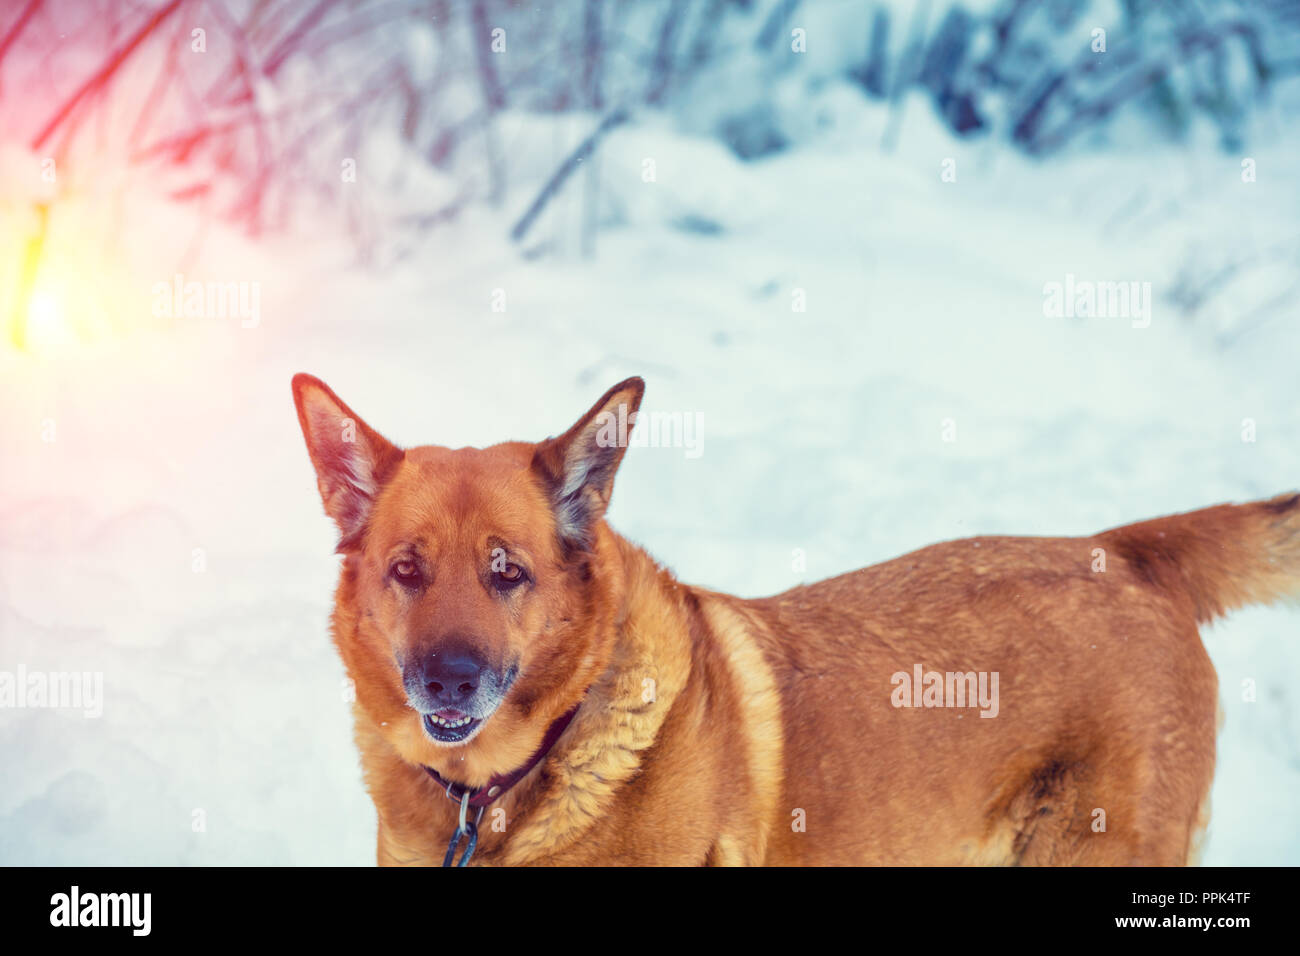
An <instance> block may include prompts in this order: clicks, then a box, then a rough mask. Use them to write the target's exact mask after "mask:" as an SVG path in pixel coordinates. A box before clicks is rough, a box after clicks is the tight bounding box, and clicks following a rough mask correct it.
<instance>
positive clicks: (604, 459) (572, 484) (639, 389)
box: [533, 378, 645, 548]
mask: <svg viewBox="0 0 1300 956" xmlns="http://www.w3.org/2000/svg"><path fill="white" fill-rule="evenodd" d="M644 393H645V382H644V381H642V380H641V379H640V378H629V379H628V380H627V381H625V382H619V383H618V384H617V385H615V386H614V387H613V388H611V389H610V390H609V391H608V392H606V393H605V394H604V395H603V396H602V397H601V399H600V401H598V402H597V403H596V404H595V405H593V406H592V407H591V411H589V412H587V414H586V415H583V416H582V418H581V419H579V420H578V423H577V424H576V425H574V426H573V427H572V428H570V429H569V430H568V431H567V432H565V433H564V434H563V435H561V436H560V437H559V438H548V439H546V441H544V442H542V443H541V444H540V445H538V446H537V452H536V454H534V456H533V468H534V469H535V470H536V471H537V472H538V473H539V474H540V475H541V477H542V479H543V481H544V482H545V483H546V486H547V488H548V489H549V491H550V494H551V504H552V507H553V508H554V509H555V524H556V528H557V529H558V531H559V534H560V541H561V543H562V544H563V545H564V546H565V548H585V547H587V546H589V545H590V544H591V533H592V529H593V528H594V527H595V524H596V522H597V521H599V520H600V519H601V516H603V515H604V514H605V509H606V508H608V507H609V498H610V495H611V494H612V493H613V491H614V473H615V472H616V471H618V466H619V463H620V462H621V461H622V460H623V455H624V453H625V452H626V451H627V442H628V437H629V436H630V435H631V433H632V425H633V424H634V423H635V421H636V411H637V409H638V408H640V406H641V396H642V395H643V394H644Z"/></svg>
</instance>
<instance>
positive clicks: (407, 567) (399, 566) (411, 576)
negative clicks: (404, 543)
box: [388, 558, 420, 587]
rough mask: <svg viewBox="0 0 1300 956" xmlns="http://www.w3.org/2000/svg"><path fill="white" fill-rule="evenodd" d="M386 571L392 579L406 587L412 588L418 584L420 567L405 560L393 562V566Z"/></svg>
mask: <svg viewBox="0 0 1300 956" xmlns="http://www.w3.org/2000/svg"><path fill="white" fill-rule="evenodd" d="M388 570H389V573H390V574H392V576H393V577H394V578H396V579H397V580H398V581H400V582H401V583H402V584H405V585H406V586H407V587H413V586H414V585H416V584H419V583H420V566H419V565H417V564H416V563H415V562H414V561H411V560H408V559H407V558H402V559H401V560H399V561H394V562H393V566H392V567H391V568H389V569H388Z"/></svg>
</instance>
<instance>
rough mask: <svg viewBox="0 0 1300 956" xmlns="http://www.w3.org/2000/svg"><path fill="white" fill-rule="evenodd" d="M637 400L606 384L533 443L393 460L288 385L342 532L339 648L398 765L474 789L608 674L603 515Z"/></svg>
mask: <svg viewBox="0 0 1300 956" xmlns="http://www.w3.org/2000/svg"><path fill="white" fill-rule="evenodd" d="M644 389H645V383H644V382H642V380H641V379H639V378H630V379H628V380H627V381H625V382H621V383H620V384H618V385H615V386H614V387H613V388H611V389H610V390H609V391H608V392H606V393H605V395H604V396H603V397H602V398H601V399H600V400H599V401H598V402H597V403H596V404H595V405H594V406H593V407H592V408H591V410H590V411H588V412H587V414H586V415H584V416H583V417H582V418H581V419H579V421H578V422H577V423H576V424H575V425H574V426H573V427H572V428H570V429H569V430H568V431H567V432H565V433H564V434H563V435H561V436H559V437H558V438H549V439H547V440H545V441H543V442H540V443H538V444H528V443H522V442H510V443H506V444H501V445H494V446H492V447H490V448H482V449H479V448H462V449H457V450H452V449H448V448H442V447H437V446H422V447H418V448H410V449H406V450H402V449H400V448H398V447H397V446H395V445H393V444H392V443H391V442H389V441H387V440H386V439H385V438H384V437H383V436H382V435H380V434H379V433H378V432H376V431H375V430H374V429H372V428H371V427H370V426H368V425H367V424H366V423H365V422H363V421H362V420H361V419H360V418H359V417H358V416H357V415H356V413H355V412H353V411H352V410H351V409H350V408H349V407H348V406H347V405H345V404H344V403H343V402H342V401H341V400H340V399H339V398H338V396H336V395H335V394H334V393H333V392H332V391H331V390H330V389H329V388H328V387H327V386H326V385H325V383H324V382H321V381H320V380H319V379H316V378H313V377H312V376H310V375H298V376H295V377H294V380H293V394H294V401H295V403H296V404H297V407H298V420H299V423H300V424H301V426H302V431H303V435H304V436H305V438H306V440H307V450H308V452H309V454H310V455H311V461H312V464H313V465H314V466H315V469H316V477H317V485H318V487H319V489H320V494H321V498H322V499H323V501H324V503H325V510H326V512H328V513H329V515H330V517H331V518H333V519H334V521H335V523H336V524H337V525H338V527H339V531H340V533H341V536H342V537H341V540H340V542H339V546H338V550H339V552H340V553H342V554H343V555H344V566H343V573H342V577H341V579H340V583H339V588H338V591H337V593H336V595H335V612H334V638H335V641H336V643H337V644H338V646H339V650H340V652H341V654H342V656H343V660H344V663H345V664H346V666H347V668H348V672H349V674H350V676H351V677H352V679H353V681H354V682H355V684H356V688H357V700H358V702H359V703H360V704H361V706H362V709H363V710H364V711H365V712H366V714H367V715H368V716H369V718H370V719H371V720H372V721H373V723H374V726H375V727H376V728H377V729H378V732H379V733H380V734H382V736H383V737H384V738H385V739H386V740H387V741H388V742H389V743H390V744H391V745H392V746H393V747H394V748H395V749H396V750H397V752H398V753H399V754H401V756H402V757H403V758H405V759H406V760H409V761H411V762H412V763H421V764H425V765H427V766H433V767H434V768H435V769H438V770H439V771H440V772H443V773H444V774H445V775H448V776H450V777H451V778H452V779H455V780H458V781H461V782H464V783H468V784H471V785H475V786H478V785H482V784H483V783H485V782H486V779H487V778H488V777H490V776H491V775H492V774H493V773H503V772H507V771H509V770H511V769H513V768H514V767H516V766H519V765H520V764H522V763H523V762H524V761H525V760H527V759H528V757H529V755H530V754H531V753H532V752H533V751H534V750H535V749H536V747H537V746H538V745H539V743H540V741H541V739H542V737H543V735H544V734H545V731H546V728H547V726H548V725H549V723H550V722H551V721H552V720H554V719H555V718H556V717H558V716H559V715H560V714H562V713H563V712H564V711H565V710H567V709H568V708H569V707H570V706H572V705H573V703H575V702H576V701H577V700H578V699H580V697H581V695H582V692H583V690H584V689H585V688H586V687H587V686H588V685H589V684H590V683H591V682H592V681H593V680H594V679H595V677H596V676H597V675H598V674H599V673H600V671H601V670H602V669H603V667H604V666H605V663H606V662H607V660H608V656H609V653H610V648H609V646H608V645H609V642H610V640H611V639H612V631H613V626H612V624H613V617H614V615H615V614H616V613H617V610H618V600H619V596H620V591H621V584H620V580H619V578H618V577H617V570H618V568H619V567H620V564H621V562H620V561H619V557H618V554H617V553H616V552H617V547H616V545H615V544H614V543H613V540H612V535H611V532H609V530H608V528H607V527H605V525H604V521H603V516H604V513H605V509H606V508H607V507H608V505H609V500H610V494H611V492H612V489H613V482H614V473H615V471H616V470H617V469H618V466H619V463H620V462H621V461H622V458H623V454H624V452H625V451H626V447H627V436H628V431H629V428H630V425H631V423H632V422H633V421H634V420H635V415H636V411H637V408H638V406H639V405H640V403H641V395H642V393H643V391H644ZM597 558H599V560H597Z"/></svg>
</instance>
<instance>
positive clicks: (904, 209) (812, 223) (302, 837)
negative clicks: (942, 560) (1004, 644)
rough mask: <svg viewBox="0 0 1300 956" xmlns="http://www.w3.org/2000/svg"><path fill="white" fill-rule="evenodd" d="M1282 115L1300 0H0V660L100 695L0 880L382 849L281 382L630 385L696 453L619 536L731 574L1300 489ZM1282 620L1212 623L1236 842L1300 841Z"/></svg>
mask: <svg viewBox="0 0 1300 956" xmlns="http://www.w3.org/2000/svg"><path fill="white" fill-rule="evenodd" d="M1298 120H1300V5H1297V4H1295V3H1294V2H1283V0H1187V2H1178V3H1172V2H1148V0H1125V2H1105V0H1039V2H1034V0H998V2H987V0H968V2H958V3H952V2H946V0H915V2H884V3H882V2H868V0H858V2H850V0H567V2H559V0H557V2H551V3H532V4H528V3H518V2H512V0H367V2H346V0H345V2H337V0H324V2H310V0H304V2H286V0H168V2H160V0H148V2H130V3H128V2H103V0H90V2H84V0H15V2H10V3H7V4H5V5H4V6H3V8H2V9H0V328H2V329H3V332H4V335H3V338H2V339H0V448H3V452H2V453H0V454H2V457H0V670H8V671H13V670H14V669H15V668H16V667H18V666H19V664H20V663H21V664H22V665H24V666H25V667H27V668H28V669H29V670H38V669H43V670H48V671H78V672H81V671H101V672H103V674H104V683H105V699H104V713H103V716H102V717H100V718H98V719H87V718H85V717H84V716H83V715H82V714H80V713H78V712H69V711H66V710H37V709H3V708H0V768H3V769H2V771H0V774H2V777H3V782H4V785H3V786H0V863H66V864H86V863H110V862H112V863H192V864H228V863H248V862H255V863H340V862H342V863H357V864H368V863H370V862H372V861H373V836H374V811H373V808H372V806H371V804H370V802H369V800H368V798H367V797H366V795H365V793H364V791H363V789H362V787H361V782H360V776H359V770H358V766H357V760H356V755H355V752H354V749H353V746H352V743H351V733H350V716H349V706H350V705H349V703H348V701H347V699H346V697H347V694H346V688H345V686H344V683H343V674H342V668H341V665H340V664H339V663H338V661H337V658H336V655H335V653H334V650H333V648H332V647H331V646H330V644H329V641H328V638H327V636H326V620H327V615H328V602H329V597H330V594H331V591H332V587H333V579H334V575H335V571H336V560H337V559H335V558H333V557H332V556H331V550H332V547H333V538H332V531H331V527H330V525H329V523H328V521H327V520H326V519H325V518H324V516H323V515H322V514H321V511H320V504H319V499H318V498H317V495H316V490H315V484H314V480H313V476H312V474H311V471H310V467H309V465H308V463H307V458H306V454H305V452H304V450H303V447H302V442H301V436H300V435H299V433H298V427H297V422H296V419H295V416H294V413H293V408H292V405H291V401H290V397H289V387H288V382H289V377H290V376H291V375H292V374H293V373H294V372H297V371H309V372H312V373H314V374H317V375H319V376H321V377H322V378H324V379H325V381H327V382H328V383H329V384H330V385H331V386H333V387H334V388H335V389H336V390H337V391H338V392H339V393H340V395H341V396H342V397H343V398H344V399H345V400H346V401H348V402H349V403H350V404H352V405H353V407H355V408H356V409H357V410H358V412H359V413H360V414H362V415H363V416H365V417H366V419H367V420H368V421H369V422H370V423H371V424H373V425H375V426H376V427H377V428H379V429H380V430H381V431H383V432H384V433H385V434H387V435H388V436H389V437H390V438H393V439H394V440H396V441H398V442H400V443H405V444H419V443H426V442H431V443H438V444H445V445H450V446H453V447H455V446H459V445H466V444H476V445H482V444H488V443H491V442H494V441H499V440H506V439H511V438H524V439H532V440H535V439H539V438H541V437H544V436H545V435H548V434H554V433H556V432H558V431H560V430H561V429H563V428H564V427H567V425H568V424H569V423H571V421H572V420H573V419H574V418H576V416H577V415H579V414H580V413H581V412H582V411H584V410H585V409H586V408H587V407H588V406H589V405H590V403H591V402H592V401H593V400H594V399H595V398H596V397H597V396H598V395H599V394H600V393H601V392H602V391H603V390H604V389H605V388H606V387H608V386H609V385H610V384H612V383H613V382H615V381H618V380H619V379H621V378H623V377H625V376H627V375H631V374H641V375H643V376H645V377H646V379H647V381H648V391H647V398H646V406H647V408H648V409H650V410H654V409H662V410H665V411H675V412H682V413H685V414H689V415H693V416H696V417H697V419H698V421H699V422H700V423H701V426H702V438H703V446H702V447H703V453H702V454H699V455H698V456H694V455H687V454H685V453H684V450H683V449H682V448H671V447H667V448H636V449H633V450H632V452H631V453H630V454H629V456H628V459H627V461H626V463H625V465H624V467H623V470H622V471H621V473H620V477H619V486H618V487H619V490H618V493H617V494H616V495H615V498H614V505H613V509H612V512H611V516H610V517H611V521H612V523H613V524H614V525H615V527H617V528H618V529H619V530H620V531H621V532H622V533H624V534H625V535H627V536H628V537H630V538H632V539H633V540H636V541H639V542H640V543H642V544H644V545H645V546H646V547H647V548H648V549H649V550H650V551H651V553H652V554H654V555H655V556H656V557H658V558H659V559H660V560H662V561H664V562H665V563H667V564H668V565H669V566H670V567H672V568H674V570H675V571H676V572H677V573H678V574H679V576H681V577H682V578H683V579H684V580H687V581H690V582H692V583H698V584H702V585H707V586H710V587H715V588H719V589H724V590H730V591H734V592H738V593H741V594H745V595H758V594H764V593H771V592H774V591H778V590H783V589H785V588H788V587H791V586H793V585H795V584H798V583H800V582H801V581H810V580H815V579H818V578H821V577H825V576H828V575H831V574H835V573H839V572H841V571H845V570H849V569H851V568H855V567H859V566H863V565H866V564H869V563H872V562H875V561H879V560H883V559H886V558H889V557H892V556H895V555H897V554H900V553H903V552H906V551H909V550H912V549H915V548H917V547H921V546H923V545H925V544H929V543H932V542H934V541H939V540H944V539H948V538H954V537H963V536H966V535H971V534H1086V533H1089V532H1093V531H1097V530H1100V529H1102V528H1105V527H1110V526H1113V525H1117V524H1121V523H1124V522H1127V521H1132V520H1138V519H1141V518H1146V517H1152V516H1155V515H1158V514H1165V513H1170V512H1174V511H1180V510H1188V509H1191V508H1196V507H1201V506H1204V505H1208V504H1212V503H1217V502H1219V501H1225V500H1246V499H1249V498H1255V497H1263V496H1268V495H1272V494H1275V493H1278V492H1281V491H1284V490H1287V489H1292V488H1296V487H1298V486H1300V376H1297V374H1296V364H1297V358H1298V357H1300V348H1298V347H1300V325H1298V323H1297V319H1298V318H1300V315H1298V314H1297V306H1296V302H1297V293H1298V292H1300V226H1298V225H1297V224H1298V223H1300V177H1298V176H1297V172H1298V171H1300V168H1298V166H1300V164H1298V163H1297V159H1296V157H1297V148H1298V147H1300V123H1298ZM178 276H179V277H183V278H181V279H178V278H177V277H178ZM1067 276H1070V277H1073V278H1077V279H1078V280H1082V281H1084V282H1129V281H1133V282H1138V283H1150V288H1151V290H1152V302H1151V308H1150V313H1149V316H1148V318H1149V323H1147V324H1143V323H1142V322H1138V321H1130V319H1129V318H1127V317H1110V318H1103V317H1063V316H1053V315H1050V314H1048V310H1047V309H1046V308H1045V305H1044V289H1045V287H1046V286H1047V285H1048V284H1051V283H1060V282H1063V281H1065V280H1066V277H1067ZM174 281H176V282H181V283H187V282H194V281H197V282H200V283H205V284H209V285H211V284H216V285H221V286H232V287H238V288H240V289H242V290H243V292H244V293H245V297H244V299H243V300H242V301H243V303H244V305H245V306H246V307H247V308H246V309H245V311H244V312H241V313H239V314H227V313H224V312H223V313H220V314H212V313H211V310H209V311H207V312H204V313H203V314H200V315H191V314H188V313H187V312H186V311H185V310H183V309H182V310H180V311H179V312H178V311H177V310H174V309H173V310H170V311H169V309H168V308H166V307H165V304H164V307H161V308H160V296H159V293H158V288H159V286H160V285H161V286H163V287H169V286H170V285H171V284H173V282H174ZM164 299H165V301H170V298H168V297H164ZM1297 625H1300V612H1296V611H1294V610H1287V609H1255V610H1251V611H1248V612H1244V613H1239V614H1237V615H1235V616H1234V617H1232V618H1231V619H1230V620H1229V621H1228V622H1226V623H1223V624H1220V625H1217V626H1215V627H1214V628H1212V629H1210V630H1209V631H1208V633H1207V643H1208V646H1209V647H1210V651H1211V654H1212V656H1213V657H1214V659H1215V662H1216V665H1217V666H1218V668H1219V674H1220V687H1221V696H1222V699H1223V706H1224V710H1225V714H1226V723H1225V727H1224V731H1223V734H1222V736H1221V737H1220V757H1219V771H1218V776H1217V779H1216V785H1215V791H1214V798H1213V802H1214V820H1213V823H1212V826H1211V831H1210V839H1209V844H1208V851H1207V854H1206V858H1205V862H1207V863H1225V864H1296V863H1297V862H1300V711H1298V709H1297V708H1298V707H1300V695H1298V694H1297V689H1296V683H1297V680H1300V634H1297V630H1300V628H1298V626H1297ZM196 821H201V822H202V825H199V823H197V822H196Z"/></svg>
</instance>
